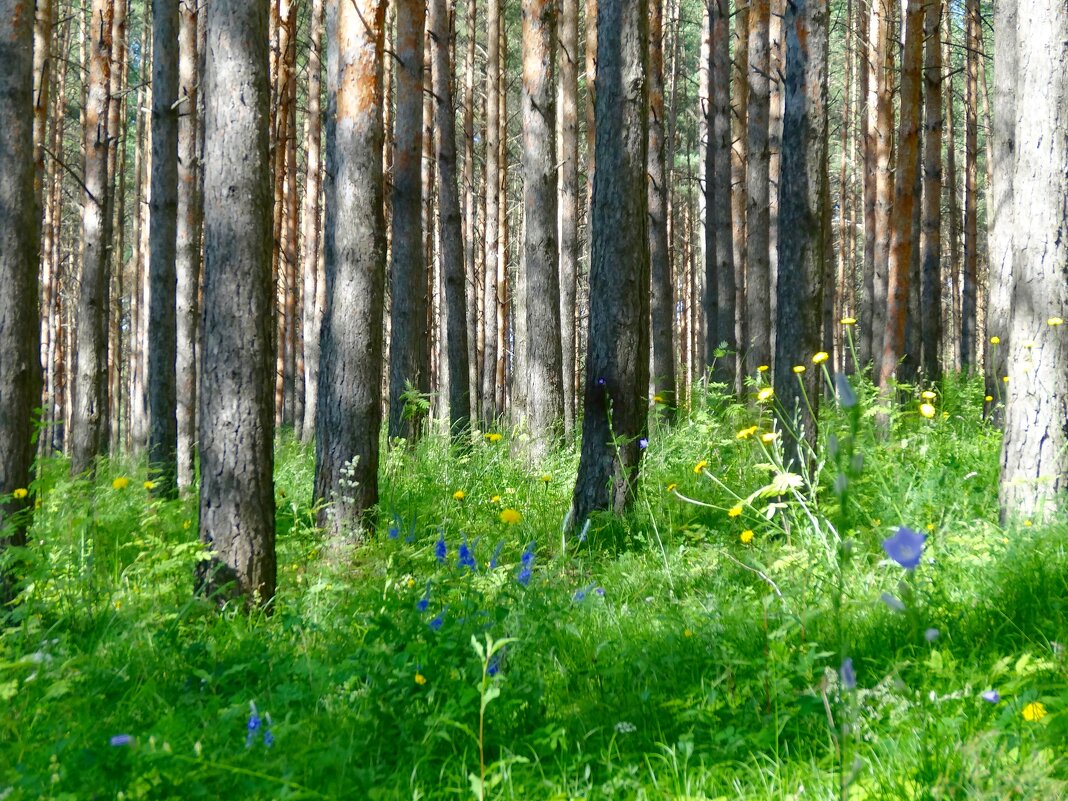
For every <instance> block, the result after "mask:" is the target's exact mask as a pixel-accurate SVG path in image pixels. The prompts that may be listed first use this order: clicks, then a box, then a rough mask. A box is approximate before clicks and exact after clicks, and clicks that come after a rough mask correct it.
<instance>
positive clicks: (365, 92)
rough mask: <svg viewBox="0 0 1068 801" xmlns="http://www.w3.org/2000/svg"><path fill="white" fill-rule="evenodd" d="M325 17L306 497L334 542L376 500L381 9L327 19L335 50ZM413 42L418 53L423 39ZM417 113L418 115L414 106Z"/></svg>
mask: <svg viewBox="0 0 1068 801" xmlns="http://www.w3.org/2000/svg"><path fill="white" fill-rule="evenodd" d="M331 13H332V12H331V10H330V6H329V5H328V7H327V25H326V32H327V37H328V38H327V50H328V52H329V51H330V49H331V48H332V47H337V48H338V53H337V56H336V58H337V59H338V62H339V64H338V75H339V76H340V80H339V85H338V88H337V95H336V106H337V129H336V134H335V136H336V142H332V137H331V136H330V134H329V132H328V134H327V155H326V164H327V171H326V175H327V176H328V178H327V180H328V182H329V181H331V180H336V182H337V184H336V190H335V192H334V193H332V194H334V195H335V197H336V202H334V203H331V202H327V204H326V206H325V236H326V242H327V248H326V309H325V311H324V316H323V329H322V333H323V337H322V353H321V362H320V368H319V413H318V425H317V426H316V429H315V497H316V498H318V499H322V500H326V501H330V502H331V506H329V507H327V508H326V509H324V510H323V511H322V512H321V513H320V524H321V525H327V526H329V529H330V531H331V533H332V535H333V536H334V538H335V539H345V538H348V537H352V536H354V535H358V534H359V533H360V527H362V526H364V525H367V524H370V522H371V521H370V520H367V519H366V518H367V515H368V511H369V510H370V509H372V508H373V507H374V506H375V504H376V503H377V502H378V456H379V445H378V443H379V433H380V429H381V424H382V384H381V373H382V344H383V338H382V315H383V304H384V292H385V270H386V222H385V217H384V215H383V208H382V191H383V176H382V140H383V129H382V107H383V104H384V103H385V98H384V95H383V89H382V69H383V68H382V58H383V51H384V30H385V13H386V4H385V2H384V1H383V0H360V2H359V3H357V4H348V3H342V4H341V5H340V8H339V10H337V11H336V12H334V13H337V23H336V25H337V37H336V45H335V44H331V39H330V32H331V27H332V26H331V25H330V16H331ZM418 43H419V52H420V53H421V52H422V37H419V39H418ZM330 60H331V59H330V58H329V57H328V59H327V63H328V65H329V63H330ZM328 69H329V66H328ZM328 74H329V72H328ZM329 80H330V79H329V78H328V81H329ZM420 85H421V84H420ZM328 91H329V90H328ZM328 102H329V103H330V104H333V102H334V101H328ZM419 107H420V114H421V112H422V101H421V99H420V103H419ZM420 122H421V118H420ZM331 166H333V169H331ZM331 176H333V177H331Z"/></svg>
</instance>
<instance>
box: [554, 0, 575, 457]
mask: <svg viewBox="0 0 1068 801" xmlns="http://www.w3.org/2000/svg"><path fill="white" fill-rule="evenodd" d="M579 57H580V54H579V38H578V0H561V4H560V51H559V58H558V59H557V64H558V65H559V67H560V89H559V92H560V94H559V98H560V99H559V103H558V106H557V108H558V112H559V119H558V125H559V131H560V134H559V141H558V142H557V145H558V147H559V158H558V161H559V164H560V172H559V176H558V186H559V193H560V198H559V200H560V207H559V216H560V357H561V364H562V367H563V371H562V380H563V401H564V439H565V440H566V441H568V442H569V441H570V440H571V438H572V436H573V435H574V432H575V417H576V415H575V400H576V399H575V357H576V348H575V292H576V284H577V281H578V267H579V227H578V226H579V183H578V175H579V172H578V170H579V147H578V72H579Z"/></svg>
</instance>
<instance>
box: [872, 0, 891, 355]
mask: <svg viewBox="0 0 1068 801" xmlns="http://www.w3.org/2000/svg"><path fill="white" fill-rule="evenodd" d="M871 9H872V11H871V27H870V28H869V33H868V36H869V53H870V54H871V59H872V65H871V68H872V70H873V72H872V75H871V77H870V78H869V81H868V103H869V107H868V131H869V134H870V137H871V139H870V142H869V147H871V148H872V153H873V158H874V169H875V176H874V179H875V195H874V203H875V206H874V217H873V219H872V230H871V232H870V233H868V234H866V236H869V237H870V238H871V240H872V266H871V280H872V286H871V293H872V294H871V297H872V310H871V320H870V322H869V327H870V328H871V350H870V358H871V361H872V364H873V375H875V376H878V375H879V374H880V369H881V366H882V353H883V349H882V347H881V346H882V341H883V335H884V332H885V330H886V301H887V297H886V291H887V262H888V257H889V251H890V212H891V205H892V204H893V195H894V176H893V172H892V170H891V155H892V148H893V136H894V131H893V128H894V104H893V81H894V76H893V66H894V55H893V54H894V49H895V48H894V47H892V46H891V45H892V36H891V31H892V29H893V8H892V5H891V4H890V3H889V2H888V0H872V4H871ZM865 281H867V278H865ZM866 337H867V334H865V338H866Z"/></svg>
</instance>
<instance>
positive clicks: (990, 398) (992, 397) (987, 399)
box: [983, 395, 994, 403]
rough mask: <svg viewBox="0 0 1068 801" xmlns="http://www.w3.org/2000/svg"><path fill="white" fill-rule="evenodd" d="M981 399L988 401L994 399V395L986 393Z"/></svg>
mask: <svg viewBox="0 0 1068 801" xmlns="http://www.w3.org/2000/svg"><path fill="white" fill-rule="evenodd" d="M983 400H984V401H986V402H987V403H990V401H992V400H994V396H993V395H987V396H986V397H985V398H983Z"/></svg>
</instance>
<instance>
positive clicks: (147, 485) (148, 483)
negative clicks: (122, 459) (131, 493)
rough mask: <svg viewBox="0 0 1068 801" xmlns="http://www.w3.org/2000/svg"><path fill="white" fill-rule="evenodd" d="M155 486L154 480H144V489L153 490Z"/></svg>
mask: <svg viewBox="0 0 1068 801" xmlns="http://www.w3.org/2000/svg"><path fill="white" fill-rule="evenodd" d="M155 488H156V482H155V481H146V482H145V489H146V490H154V489H155Z"/></svg>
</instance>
